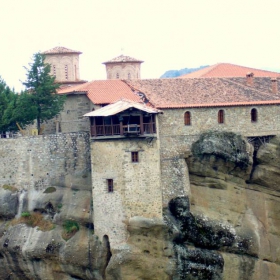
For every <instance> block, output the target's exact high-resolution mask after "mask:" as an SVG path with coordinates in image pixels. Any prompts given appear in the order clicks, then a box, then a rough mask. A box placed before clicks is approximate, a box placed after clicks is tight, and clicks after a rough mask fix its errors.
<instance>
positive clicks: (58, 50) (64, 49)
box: [43, 47, 82, 54]
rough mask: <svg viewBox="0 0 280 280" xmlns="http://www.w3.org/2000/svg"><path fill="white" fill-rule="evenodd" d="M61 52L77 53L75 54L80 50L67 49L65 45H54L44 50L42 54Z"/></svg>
mask: <svg viewBox="0 0 280 280" xmlns="http://www.w3.org/2000/svg"><path fill="white" fill-rule="evenodd" d="M61 53H68V54H69V53H77V54H81V53H82V52H79V51H74V50H70V49H67V48H65V47H54V48H52V49H50V50H47V51H44V52H43V54H61Z"/></svg>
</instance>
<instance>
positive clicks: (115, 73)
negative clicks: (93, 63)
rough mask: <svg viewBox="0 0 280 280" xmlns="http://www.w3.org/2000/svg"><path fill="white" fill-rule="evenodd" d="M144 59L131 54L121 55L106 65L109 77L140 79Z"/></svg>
mask: <svg viewBox="0 0 280 280" xmlns="http://www.w3.org/2000/svg"><path fill="white" fill-rule="evenodd" d="M142 62H143V61H141V60H138V59H135V58H133V57H130V56H124V55H120V56H118V57H115V58H113V59H111V60H109V61H106V62H103V64H105V65H106V72H107V79H124V80H126V79H128V80H129V79H140V78H141V76H140V66H141V63H142Z"/></svg>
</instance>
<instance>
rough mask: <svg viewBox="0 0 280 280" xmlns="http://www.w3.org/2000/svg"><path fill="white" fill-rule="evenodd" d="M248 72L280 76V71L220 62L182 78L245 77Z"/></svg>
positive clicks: (256, 74) (263, 75)
mask: <svg viewBox="0 0 280 280" xmlns="http://www.w3.org/2000/svg"><path fill="white" fill-rule="evenodd" d="M248 72H252V73H254V77H280V73H277V72H271V71H266V70H260V69H255V68H250V67H245V66H239V65H235V64H230V63H218V64H215V65H212V66H209V67H206V68H203V69H200V70H198V71H195V72H192V73H189V74H186V75H182V76H180V78H214V77H216V78H219V77H220V78H222V77H245V76H246V74H247V73H248Z"/></svg>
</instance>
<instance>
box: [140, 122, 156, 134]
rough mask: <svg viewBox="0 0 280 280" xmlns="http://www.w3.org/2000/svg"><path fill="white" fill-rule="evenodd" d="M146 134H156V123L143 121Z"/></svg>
mask: <svg viewBox="0 0 280 280" xmlns="http://www.w3.org/2000/svg"><path fill="white" fill-rule="evenodd" d="M143 126H144V134H154V133H156V124H155V123H143Z"/></svg>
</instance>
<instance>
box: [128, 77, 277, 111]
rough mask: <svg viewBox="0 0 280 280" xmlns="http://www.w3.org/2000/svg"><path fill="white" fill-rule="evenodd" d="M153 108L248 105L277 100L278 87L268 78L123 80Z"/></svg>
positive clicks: (271, 102) (269, 102)
mask: <svg viewBox="0 0 280 280" xmlns="http://www.w3.org/2000/svg"><path fill="white" fill-rule="evenodd" d="M125 82H126V83H127V84H128V85H129V86H131V88H132V89H134V91H135V93H137V92H138V94H140V95H141V94H142V95H144V96H145V99H146V100H148V101H149V102H150V103H151V104H152V105H154V106H155V107H156V108H162V109H163V108H188V107H216V106H248V105H254V104H255V105H261V104H263V105H265V104H280V91H279V90H278V93H277V94H276V93H273V92H272V89H271V80H270V78H254V80H253V86H248V85H247V84H246V78H208V79H204V78H197V79H179V78H177V79H155V80H125Z"/></svg>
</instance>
